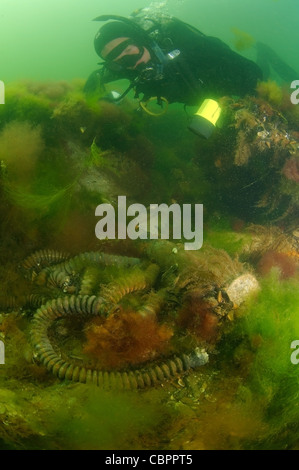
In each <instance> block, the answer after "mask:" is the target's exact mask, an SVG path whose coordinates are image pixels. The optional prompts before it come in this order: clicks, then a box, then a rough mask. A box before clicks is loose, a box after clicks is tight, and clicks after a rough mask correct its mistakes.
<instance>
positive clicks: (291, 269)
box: [257, 251, 297, 279]
mask: <svg viewBox="0 0 299 470" xmlns="http://www.w3.org/2000/svg"><path fill="white" fill-rule="evenodd" d="M272 268H279V271H280V279H288V278H290V277H293V276H294V275H295V274H296V271H297V265H296V262H295V260H293V259H292V258H290V257H289V256H288V255H287V254H285V253H277V252H275V251H268V252H267V253H265V254H264V255H263V256H262V258H261V259H260V261H259V263H258V267H257V270H258V272H259V273H260V274H261V275H262V276H265V275H267V274H268V273H269V272H270V271H271V269H272Z"/></svg>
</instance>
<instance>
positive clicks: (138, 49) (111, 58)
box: [94, 21, 151, 71]
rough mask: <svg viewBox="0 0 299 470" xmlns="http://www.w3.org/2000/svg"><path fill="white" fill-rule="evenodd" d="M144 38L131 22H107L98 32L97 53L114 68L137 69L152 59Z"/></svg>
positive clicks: (96, 39) (109, 66) (96, 40)
mask: <svg viewBox="0 0 299 470" xmlns="http://www.w3.org/2000/svg"><path fill="white" fill-rule="evenodd" d="M142 42H143V41H142V38H141V37H138V33H136V30H135V29H134V28H133V27H132V26H130V25H129V24H126V23H122V22H120V21H113V22H110V23H106V24H105V25H104V26H102V28H101V29H100V30H99V31H98V33H97V34H96V37H95V40H94V46H95V50H96V53H97V54H98V55H99V56H100V57H101V58H102V59H104V60H105V63H106V65H107V66H108V68H111V69H113V70H115V71H116V70H117V68H118V67H119V69H120V70H121V69H129V70H135V69H137V68H140V67H142V66H144V65H145V64H146V63H147V62H149V61H150V59H151V54H150V52H149V50H148V49H147V48H146V47H144V46H143V44H142Z"/></svg>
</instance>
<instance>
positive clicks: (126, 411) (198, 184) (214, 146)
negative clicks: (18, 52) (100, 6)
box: [0, 31, 299, 450]
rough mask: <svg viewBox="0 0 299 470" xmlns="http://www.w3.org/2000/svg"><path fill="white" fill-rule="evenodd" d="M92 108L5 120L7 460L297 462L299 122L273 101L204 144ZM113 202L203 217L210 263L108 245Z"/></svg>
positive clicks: (2, 392) (234, 103)
mask: <svg viewBox="0 0 299 470" xmlns="http://www.w3.org/2000/svg"><path fill="white" fill-rule="evenodd" d="M235 35H236V37H237V39H238V43H237V44H236V47H239V48H245V47H249V45H251V42H252V38H251V37H250V36H247V35H246V34H245V33H242V32H240V31H235ZM82 90H83V82H82V81H80V80H76V81H73V82H48V83H47V82H44V83H42V82H30V81H26V82H21V83H15V84H11V85H10V86H7V89H6V104H5V106H2V107H0V160H1V170H0V183H1V187H0V210H1V226H0V231H1V232H0V233H1V245H0V259H1V264H0V280H1V292H0V340H2V341H3V342H4V343H5V351H6V357H5V359H6V363H5V366H0V367H1V369H0V374H1V375H0V448H3V449H4V448H16V449H170V450H171V449H173V450H174V449H183V450H184V449H185V450H188V449H190V450H191V449H254V448H256V449H272V448H273V449H278V448H290V449H296V448H298V446H299V434H298V430H297V427H296V425H297V423H298V411H297V410H298V406H297V390H298V380H297V375H298V373H297V368H296V365H294V364H292V363H291V361H290V355H291V349H290V344H291V342H292V341H293V340H295V339H298V336H299V326H298V318H297V317H298V309H299V298H298V289H297V286H298V280H299V270H298V266H299V232H298V229H299V220H298V213H299V211H298V201H299V186H298V182H299V176H298V174H299V164H298V162H299V158H298V155H299V154H298V152H299V133H298V129H299V115H298V111H297V110H296V107H295V106H291V105H290V104H289V97H288V96H287V95H286V92H285V90H283V89H282V88H281V87H278V85H277V84H276V83H275V82H265V83H261V84H260V85H259V87H258V90H257V92H258V93H257V96H256V97H245V98H243V99H231V98H227V97H224V98H223V99H222V103H221V106H222V109H223V124H222V127H221V128H220V129H217V132H216V133H215V135H214V136H213V138H212V139H210V140H209V141H202V140H199V139H197V138H195V137H194V136H193V135H191V134H189V133H188V131H187V130H186V131H185V124H186V120H187V118H186V116H185V114H183V113H182V112H181V111H179V110H178V109H176V108H173V109H170V110H169V111H168V114H166V115H165V116H163V117H161V118H158V119H151V117H149V116H148V115H143V114H141V113H140V112H139V111H138V112H136V110H135V108H134V106H135V105H134V103H132V101H131V100H130V99H127V100H125V101H124V103H123V104H122V105H121V106H116V105H114V104H112V103H108V102H105V101H102V100H99V97H98V96H97V97H94V96H88V97H86V96H85V95H84V93H83V91H82ZM119 195H126V196H127V198H128V200H129V201H130V203H131V202H132V203H133V202H140V203H142V204H143V205H145V207H147V206H148V205H149V204H151V203H162V202H163V203H167V204H171V203H173V202H178V203H179V204H184V203H188V204H190V203H203V204H204V244H203V248H202V249H200V250H198V251H185V250H184V248H183V246H184V244H183V241H174V240H172V241H171V240H170V241H165V240H150V241H148V242H144V241H141V240H136V241H130V240H102V241H99V240H98V239H97V238H96V237H95V232H94V230H95V224H96V220H95V215H94V214H95V208H96V207H97V206H98V204H100V203H102V202H108V203H110V204H112V205H113V206H115V207H117V197H118V196H119Z"/></svg>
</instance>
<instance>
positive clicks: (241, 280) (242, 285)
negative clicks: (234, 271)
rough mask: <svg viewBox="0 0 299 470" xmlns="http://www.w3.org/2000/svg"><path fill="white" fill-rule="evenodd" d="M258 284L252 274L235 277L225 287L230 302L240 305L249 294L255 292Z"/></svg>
mask: <svg viewBox="0 0 299 470" xmlns="http://www.w3.org/2000/svg"><path fill="white" fill-rule="evenodd" d="M259 288H260V286H259V283H258V281H257V279H256V278H255V277H254V276H253V275H252V274H249V273H248V274H243V275H242V276H239V277H237V278H236V279H235V280H234V281H233V282H232V283H231V284H230V285H229V287H228V288H227V290H226V292H227V294H228V296H229V298H230V300H231V301H232V302H234V303H235V304H236V305H237V306H239V305H241V304H242V303H243V302H244V301H245V300H246V299H247V298H248V297H249V296H250V295H251V294H253V293H254V292H257V291H258V290H259Z"/></svg>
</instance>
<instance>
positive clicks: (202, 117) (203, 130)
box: [188, 99, 221, 139]
mask: <svg viewBox="0 0 299 470" xmlns="http://www.w3.org/2000/svg"><path fill="white" fill-rule="evenodd" d="M220 114H221V108H220V106H219V104H218V103H217V101H214V100H209V99H206V100H204V102H203V103H202V105H201V106H200V108H199V110H198V111H197V112H196V113H195V114H194V116H193V117H192V119H191V121H190V123H189V126H188V129H190V131H192V132H194V133H195V134H196V135H198V136H200V137H205V138H206V139H209V138H210V137H211V135H212V134H213V132H214V129H215V126H216V123H217V121H218V119H219V117H220Z"/></svg>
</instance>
